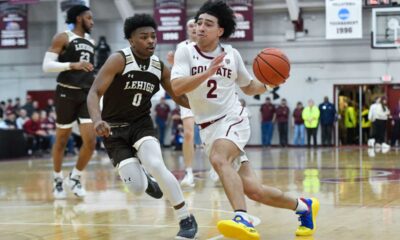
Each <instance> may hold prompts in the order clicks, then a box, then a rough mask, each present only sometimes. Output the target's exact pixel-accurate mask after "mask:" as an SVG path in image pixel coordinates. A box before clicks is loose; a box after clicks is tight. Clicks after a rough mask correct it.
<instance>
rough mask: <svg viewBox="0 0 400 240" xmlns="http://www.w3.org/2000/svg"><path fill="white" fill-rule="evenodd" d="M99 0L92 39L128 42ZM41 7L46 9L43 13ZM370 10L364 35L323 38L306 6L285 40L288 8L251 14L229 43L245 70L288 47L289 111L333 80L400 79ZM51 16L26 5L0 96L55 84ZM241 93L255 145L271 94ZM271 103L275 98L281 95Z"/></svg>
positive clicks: (319, 21) (399, 55)
mask: <svg viewBox="0 0 400 240" xmlns="http://www.w3.org/2000/svg"><path fill="white" fill-rule="evenodd" d="M102 4H103V6H102V7H95V6H93V8H94V10H95V11H94V12H95V28H94V29H93V34H92V36H93V38H94V39H96V40H97V39H98V37H99V36H100V35H105V36H106V37H107V40H108V42H109V44H110V45H111V47H112V50H117V49H119V48H122V47H125V46H127V41H125V40H124V39H123V31H122V27H123V22H122V20H121V19H120V18H119V17H118V13H117V11H116V9H115V7H114V6H113V4H112V1H105V2H104V1H103V2H102ZM39 8H40V10H39ZM42 8H45V12H46V14H43V11H42V10H41V9H42ZM46 8H47V9H46ZM53 8H54V9H53ZM147 11H148V10H147ZM369 11H370V10H364V11H363V13H364V19H363V28H364V36H363V39H359V40H335V41H333V40H325V14H324V10H322V9H321V10H312V11H307V10H305V12H304V13H303V15H304V26H305V28H306V29H308V34H304V33H301V34H299V35H298V37H297V38H296V40H295V41H287V40H286V39H285V32H286V31H287V30H289V29H291V28H292V24H291V22H290V20H289V19H288V14H287V13H286V12H279V11H277V12H271V13H259V14H256V15H255V22H254V27H255V30H254V34H255V41H254V42H253V43H251V44H249V43H234V44H233V45H234V46H235V47H236V48H237V49H238V50H239V51H240V53H241V54H242V57H243V59H244V61H245V63H246V65H247V66H248V68H249V70H251V64H252V61H253V58H254V57H255V56H256V54H257V52H258V51H259V50H260V49H262V48H265V47H277V48H281V49H283V51H285V52H286V54H287V55H288V57H289V59H290V60H291V63H292V70H291V76H290V78H289V79H288V81H287V83H285V84H284V85H282V86H281V88H280V89H279V91H278V94H279V95H280V96H281V97H285V98H286V99H287V100H288V104H289V107H290V109H291V110H292V109H293V107H294V105H295V104H296V102H297V101H302V102H303V103H306V101H307V100H308V99H310V98H312V99H314V100H315V102H316V103H317V104H318V103H320V102H321V101H322V98H323V97H324V96H328V97H329V98H330V99H331V100H332V99H333V85H335V84H356V83H376V84H381V81H380V76H382V75H383V74H390V75H392V76H393V77H394V80H393V82H394V83H400V52H398V51H397V50H372V49H371V48H370V39H369V38H370V37H369V36H370V25H371V23H370V13H369ZM96 13H98V14H97V15H96ZM55 19H56V16H55V5H54V4H49V3H47V2H41V3H39V4H37V5H32V6H31V7H30V9H29V48H28V49H21V50H12V51H11V50H1V51H0V100H3V99H7V98H14V97H17V96H19V97H21V98H22V99H23V98H24V96H25V94H26V91H27V90H48V89H54V88H55V77H56V74H45V73H43V72H42V71H41V61H42V58H43V55H44V52H45V51H46V49H47V48H48V46H49V45H50V41H51V38H52V36H53V35H54V33H55V32H56V22H55ZM174 47H175V46H173V45H159V46H158V49H157V52H156V54H157V55H159V56H160V57H161V58H162V59H165V56H166V53H167V52H168V51H170V50H172V49H174ZM239 94H240V95H241V97H244V98H245V100H246V101H247V103H248V106H249V109H250V111H251V115H252V118H251V122H252V128H253V129H252V130H253V131H252V134H253V135H252V137H251V140H250V144H259V143H260V139H261V137H260V125H259V121H260V120H259V106H260V104H262V102H263V101H264V99H265V97H266V96H271V95H270V94H264V95H263V96H261V100H260V101H258V100H255V99H254V98H253V97H247V96H243V95H242V94H241V93H240V92H239ZM275 103H279V99H278V100H276V101H275ZM276 131H277V130H275V134H274V136H275V138H274V142H275V143H276V142H277V132H276ZM290 133H291V131H290ZM290 139H291V136H290Z"/></svg>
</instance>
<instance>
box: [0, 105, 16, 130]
mask: <svg viewBox="0 0 400 240" xmlns="http://www.w3.org/2000/svg"><path fill="white" fill-rule="evenodd" d="M15 118H16V116H15V113H14V112H13V111H11V110H7V112H6V117H5V119H4V120H2V121H0V129H17V123H16V121H15Z"/></svg>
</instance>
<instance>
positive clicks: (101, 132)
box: [94, 120, 111, 137]
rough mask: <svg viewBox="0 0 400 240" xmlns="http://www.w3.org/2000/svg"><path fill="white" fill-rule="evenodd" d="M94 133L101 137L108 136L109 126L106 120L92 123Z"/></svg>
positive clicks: (109, 132)
mask: <svg viewBox="0 0 400 240" xmlns="http://www.w3.org/2000/svg"><path fill="white" fill-rule="evenodd" d="M94 130H95V131H96V134H97V135H98V136H101V137H108V136H110V134H111V127H110V125H108V123H107V122H105V121H103V120H100V121H97V122H95V123H94Z"/></svg>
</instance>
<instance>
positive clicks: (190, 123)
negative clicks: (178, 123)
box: [168, 19, 196, 187]
mask: <svg viewBox="0 0 400 240" xmlns="http://www.w3.org/2000/svg"><path fill="white" fill-rule="evenodd" d="M186 32H187V35H188V39H187V40H185V41H183V42H181V43H179V44H178V46H177V48H179V47H182V46H186V45H188V44H189V43H191V42H196V23H195V21H194V19H190V20H189V21H187V23H186ZM168 62H169V63H170V64H171V65H173V64H174V53H173V52H169V53H168ZM180 108H181V119H182V123H183V134H184V136H183V144H182V152H183V160H184V162H185V167H186V169H185V177H184V178H183V179H182V181H181V186H182V187H194V186H195V183H194V177H193V168H192V166H193V156H194V116H193V113H192V111H190V109H188V108H185V107H180Z"/></svg>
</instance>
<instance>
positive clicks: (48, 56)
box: [42, 32, 94, 72]
mask: <svg viewBox="0 0 400 240" xmlns="http://www.w3.org/2000/svg"><path fill="white" fill-rule="evenodd" d="M67 45H68V35H67V34H66V33H64V32H62V33H58V34H56V35H55V36H54V38H53V40H52V42H51V45H50V47H49V49H48V50H47V52H46V53H45V55H44V59H43V64H42V69H43V71H44V72H63V71H68V70H83V71H86V72H90V71H93V69H94V68H93V65H92V64H91V63H90V62H85V61H80V62H59V61H58V56H59V55H60V54H61V53H62V51H63V50H64V48H65V47H66V46H67Z"/></svg>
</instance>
